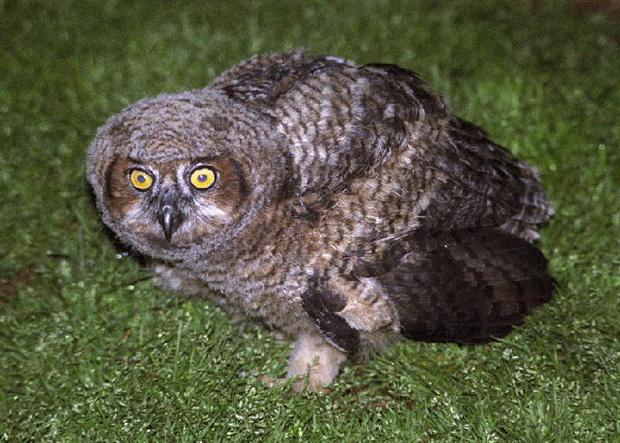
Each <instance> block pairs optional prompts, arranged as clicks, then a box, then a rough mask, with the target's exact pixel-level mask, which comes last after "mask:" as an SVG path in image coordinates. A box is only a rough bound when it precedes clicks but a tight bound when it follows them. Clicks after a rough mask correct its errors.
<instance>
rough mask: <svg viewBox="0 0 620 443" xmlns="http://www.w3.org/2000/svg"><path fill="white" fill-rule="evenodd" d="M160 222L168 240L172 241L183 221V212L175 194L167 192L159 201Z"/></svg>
mask: <svg viewBox="0 0 620 443" xmlns="http://www.w3.org/2000/svg"><path fill="white" fill-rule="evenodd" d="M157 218H158V220H159V224H160V225H161V227H162V229H163V231H164V236H165V237H166V240H168V241H170V239H171V238H172V234H174V231H176V230H177V228H178V227H179V224H180V221H181V214H180V213H179V210H178V208H177V203H176V199H175V197H174V194H172V193H165V194H164V195H163V197H162V198H161V199H160V201H159V213H158V217H157Z"/></svg>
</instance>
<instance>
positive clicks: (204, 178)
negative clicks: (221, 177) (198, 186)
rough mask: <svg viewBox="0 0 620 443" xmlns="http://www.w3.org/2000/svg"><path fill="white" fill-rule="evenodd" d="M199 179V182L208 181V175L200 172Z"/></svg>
mask: <svg viewBox="0 0 620 443" xmlns="http://www.w3.org/2000/svg"><path fill="white" fill-rule="evenodd" d="M198 181H199V182H204V181H207V176H206V175H205V174H200V175H199V176H198Z"/></svg>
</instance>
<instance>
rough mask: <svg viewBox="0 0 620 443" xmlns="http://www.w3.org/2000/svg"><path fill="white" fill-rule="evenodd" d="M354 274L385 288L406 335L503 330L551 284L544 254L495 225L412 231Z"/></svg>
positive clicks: (435, 337) (443, 336) (467, 337)
mask: <svg viewBox="0 0 620 443" xmlns="http://www.w3.org/2000/svg"><path fill="white" fill-rule="evenodd" d="M407 251H408V252H407ZM358 275H359V276H364V277H366V278H369V277H374V278H375V279H376V280H377V281H378V282H379V283H380V284H381V285H382V287H383V288H384V289H385V290H386V292H387V293H388V294H389V296H390V298H391V299H392V301H393V302H394V306H395V308H396V310H397V311H398V316H399V319H400V326H401V333H402V334H403V335H405V336H406V337H408V338H413V339H416V340H427V341H450V342H459V343H480V342H485V341H489V340H491V339H492V338H494V337H501V336H503V335H506V334H507V333H508V332H510V331H511V330H512V328H513V327H514V326H516V325H519V324H520V323H522V322H523V320H524V318H525V316H526V315H527V314H529V313H530V312H531V311H532V310H533V309H534V308H535V307H536V306H538V305H541V304H543V303H545V302H547V301H549V300H550V299H551V297H552V294H553V291H554V288H555V283H554V280H553V278H552V277H550V276H549V274H548V272H547V260H546V259H545V257H544V256H543V254H542V253H541V252H540V251H539V250H538V249H537V248H536V247H535V246H533V245H532V244H530V243H529V242H527V241H525V240H523V239H521V238H519V237H517V236H515V235H512V234H510V233H507V232H505V231H503V230H500V229H496V228H478V229H476V228H474V229H457V230H451V231H441V230H436V231H425V230H422V231H416V232H415V233H413V234H411V235H409V236H408V237H405V238H403V239H402V240H401V241H400V242H399V244H398V245H397V246H395V247H393V248H392V250H391V251H389V252H387V253H386V254H384V256H383V260H382V261H380V262H375V263H364V262H360V263H359V266H358Z"/></svg>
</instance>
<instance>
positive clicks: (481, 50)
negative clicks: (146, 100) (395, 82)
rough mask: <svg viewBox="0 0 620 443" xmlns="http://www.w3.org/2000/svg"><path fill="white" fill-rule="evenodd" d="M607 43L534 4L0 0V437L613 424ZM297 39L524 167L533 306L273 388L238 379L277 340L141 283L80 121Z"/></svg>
mask: <svg viewBox="0 0 620 443" xmlns="http://www.w3.org/2000/svg"><path fill="white" fill-rule="evenodd" d="M619 42H620V25H618V24H617V23H613V22H611V21H610V20H608V19H607V18H605V17H604V16H602V15H599V14H594V15H592V14H577V13H575V11H573V9H571V8H569V7H568V6H567V5H565V4H564V3H562V2H555V1H552V2H533V1H532V2H526V1H523V2H513V1H500V2H497V1H474V2H465V1H459V0H455V1H446V2H441V3H436V2H431V1H425V0H420V1H401V2H399V1H370V0H367V1H356V0H351V1H348V2H347V1H337V2H331V1H329V2H328V1H321V2H303V3H302V2H293V1H290V2H289V1H275V0H274V1H271V2H267V1H257V2H249V1H248V2H245V1H237V2H232V3H231V2H223V1H222V2H219V1H213V2H208V3H207V2H185V1H182V2H166V3H164V2H161V3H155V2H148V1H134V2H129V1H127V2H122V1H106V2H99V1H39V2H35V1H18V0H8V1H0V441H5V440H6V441H26V440H29V441H114V440H118V441H151V440H153V441H172V440H178V441H197V440H204V441H221V440H231V441H254V440H257V441H285V440H293V441H295V440H303V441H319V440H325V441H346V442H349V441H350V442H361V441H381V442H389V441H425V442H428V441H502V442H503V441H524V442H550V441H558V442H567V441H580V442H594V441H601V442H608V441H620V420H619V418H618V417H620V408H619V404H620V400H619V399H620V369H619V366H620V344H619V342H618V341H619V338H620V306H619V302H618V300H619V297H618V294H619V293H620V272H619V269H620V240H619V239H620V195H619V194H620V190H619V189H620V120H619V119H620V117H619V114H620V80H619V79H620V77H619V72H620V50H619ZM299 47H304V48H307V49H308V50H311V51H313V52H316V53H332V54H337V55H340V56H345V57H347V58H350V59H353V60H355V61H357V62H360V63H365V62H373V61H381V62H390V63H397V64H400V65H402V66H404V67H407V68H410V69H413V70H416V71H418V72H419V73H420V74H421V75H422V76H423V77H424V78H425V79H426V80H427V81H428V82H429V83H430V84H431V85H432V86H433V87H434V88H435V89H438V90H440V91H442V92H443V93H444V94H445V95H446V96H447V97H449V102H450V104H451V106H452V108H453V109H454V110H455V111H456V112H457V113H459V114H460V115H462V116H464V117H465V118H467V119H469V120H472V121H474V122H476V123H478V124H480V125H482V126H484V127H485V128H486V129H487V130H488V132H489V133H490V134H491V136H492V137H493V138H494V139H495V140H497V141H498V142H500V143H501V144H503V145H505V146H508V147H509V148H510V150H511V151H512V152H514V153H516V154H517V155H518V156H519V157H521V158H523V159H525V160H527V161H528V162H530V163H532V164H535V165H537V166H538V167H539V169H540V171H541V176H542V180H543V183H544V186H545V188H546V190H547V191H548V193H549V195H550V198H551V200H552V201H553V202H554V204H555V207H556V210H557V214H556V217H555V218H554V219H553V220H552V222H551V223H550V224H549V226H548V227H546V228H545V229H544V230H543V232H542V239H541V243H540V246H541V248H542V249H543V250H544V252H545V254H546V255H547V256H548V257H549V259H550V268H551V270H552V273H553V275H554V276H555V277H556V279H557V280H558V282H559V289H558V292H557V294H556V297H555V299H554V301H553V302H552V303H550V304H549V305H546V306H544V307H542V308H541V309H539V310H538V311H536V313H535V315H533V316H532V317H530V318H529V319H528V321H527V322H526V324H525V325H524V326H523V327H521V328H519V329H518V330H517V331H516V332H515V333H513V334H512V335H510V336H508V337H507V338H506V339H505V340H502V341H500V342H497V343H494V344H491V345H486V346H480V347H459V346H457V345H434V344H423V343H413V342H408V343H401V344H399V345H397V346H395V347H393V348H391V349H390V350H388V351H387V352H386V353H384V354H381V355H380V356H378V357H376V358H374V359H372V360H371V361H370V362H368V363H367V364H365V365H361V366H354V365H349V366H347V367H346V368H345V369H344V371H343V373H342V375H341V376H340V378H339V379H338V381H337V382H336V384H335V385H334V386H333V389H332V391H331V392H330V393H327V394H323V395H318V394H301V395H294V394H291V393H290V392H289V391H288V390H287V389H286V387H282V388H277V389H273V390H270V389H267V388H265V387H263V386H262V385H261V384H260V383H259V382H257V380H256V377H257V376H258V375H259V374H262V373H269V374H272V375H282V374H284V372H285V368H286V356H287V353H288V344H287V343H284V342H281V341H278V340H277V339H276V338H275V337H273V336H272V335H270V333H268V332H267V331H266V330H265V329H263V328H262V327H260V326H257V325H247V324H246V325H243V324H235V323H233V322H231V321H230V319H229V318H228V317H227V316H226V315H225V314H224V313H223V312H222V311H220V310H219V309H218V308H216V307H215V306H213V305H210V304H208V303H206V302H204V301H201V300H187V299H182V298H178V297H174V296H171V295H169V294H166V293H165V292H163V291H161V290H159V289H156V288H155V287H154V286H153V284H152V283H151V281H150V278H149V274H148V271H147V270H146V269H144V268H143V267H141V265H140V263H139V260H138V259H137V258H136V257H134V256H133V255H132V254H131V251H126V250H125V249H124V248H123V247H122V246H121V245H115V244H114V243H113V241H112V239H111V238H110V236H109V235H108V234H107V233H106V231H105V230H104V229H103V227H102V225H101V223H100V221H99V217H98V214H97V212H96V210H95V208H94V206H93V204H92V199H91V195H90V194H89V190H88V186H87V184H86V181H85V178H84V156H85V152H86V149H87V147H88V144H89V143H90V140H91V139H92V138H93V136H94V133H95V130H96V128H97V127H98V126H99V125H100V124H102V122H103V121H104V119H105V118H106V117H107V116H109V115H111V114H113V113H116V112H118V111H119V110H120V109H122V108H123V107H124V106H126V105H128V104H129V103H132V102H134V101H135V100H137V99H139V98H141V97H144V96H150V95H156V94H158V93H160V92H164V91H166V92H174V91H180V90H187V89H192V88H200V87H203V86H205V85H206V84H207V83H208V82H209V81H210V80H211V79H213V78H214V77H215V76H216V75H217V74H218V73H219V72H221V71H222V70H224V69H226V68H227V67H229V66H231V65H233V64H234V63H236V62H238V61H239V60H241V59H243V58H247V57H249V56H250V55H252V54H254V53H258V52H269V51H280V50H291V49H294V48H299Z"/></svg>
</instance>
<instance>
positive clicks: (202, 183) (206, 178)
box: [189, 167, 215, 189]
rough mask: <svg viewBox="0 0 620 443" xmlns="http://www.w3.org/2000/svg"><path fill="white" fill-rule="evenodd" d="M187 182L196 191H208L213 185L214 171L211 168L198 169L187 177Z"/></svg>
mask: <svg viewBox="0 0 620 443" xmlns="http://www.w3.org/2000/svg"><path fill="white" fill-rule="evenodd" d="M189 182H190V183H191V184H192V186H193V187H194V188H196V189H208V188H210V187H211V186H213V183H215V171H214V170H213V169H211V168H207V167H204V168H198V169H196V170H195V171H194V172H192V175H190V176H189Z"/></svg>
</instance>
